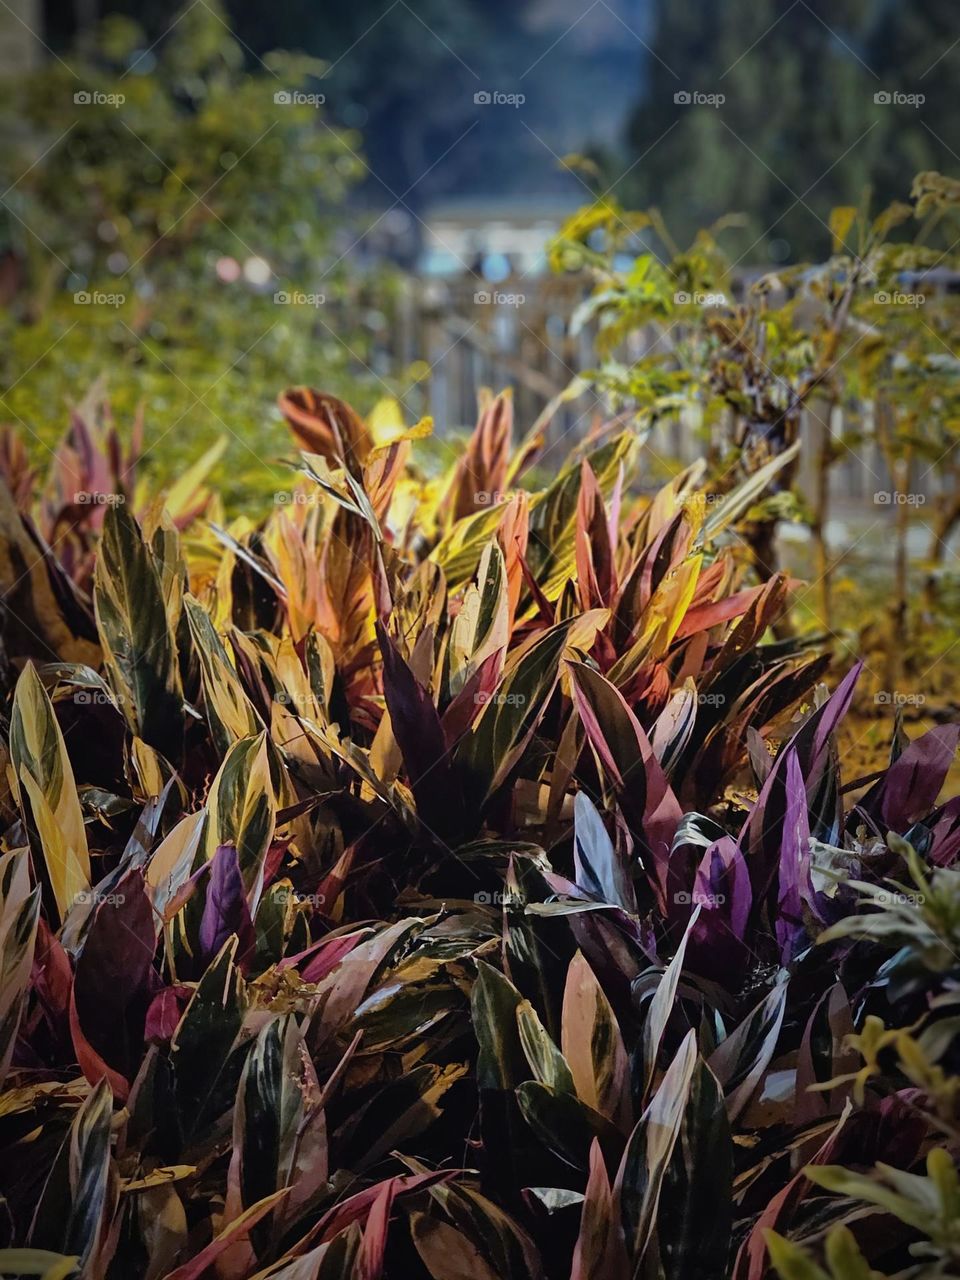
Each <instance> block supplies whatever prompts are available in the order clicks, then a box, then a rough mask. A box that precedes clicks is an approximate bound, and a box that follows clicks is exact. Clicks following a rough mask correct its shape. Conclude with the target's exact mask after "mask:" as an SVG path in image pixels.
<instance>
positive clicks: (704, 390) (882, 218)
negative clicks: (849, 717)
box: [552, 172, 960, 696]
mask: <svg viewBox="0 0 960 1280" xmlns="http://www.w3.org/2000/svg"><path fill="white" fill-rule="evenodd" d="M905 194H906V193H905ZM909 196H910V199H909V202H907V201H898V202H896V203H894V204H892V205H889V206H888V207H886V208H883V209H880V210H879V211H876V212H874V211H872V210H871V207H870V202H869V200H868V199H867V198H866V197H864V199H863V200H862V201H861V203H860V205H858V206H853V205H844V206H840V207H838V208H836V209H834V210H832V212H831V213H830V215H829V230H830V233H831V237H832V252H831V253H830V255H829V257H827V258H826V259H825V260H824V261H822V262H813V263H799V264H796V265H791V266H788V267H784V268H782V269H778V270H775V271H772V270H771V271H766V272H764V273H763V274H761V275H759V276H755V277H753V278H752V279H750V278H749V277H748V278H744V276H743V274H742V270H740V269H738V268H739V264H738V261H737V260H736V259H735V258H734V257H733V255H732V253H731V250H730V242H729V222H728V220H724V221H722V222H721V223H719V224H717V225H715V226H713V227H711V228H708V229H705V230H702V231H700V232H699V233H698V234H697V235H696V236H695V237H694V239H693V240H692V241H691V242H690V243H689V244H681V245H678V244H677V243H675V241H674V239H673V237H672V235H671V232H670V229H669V228H668V227H667V225H666V223H665V221H664V219H663V218H662V216H661V215H660V213H659V212H658V211H657V210H656V209H651V210H648V211H645V212H632V211H629V210H625V209H623V208H622V207H621V206H620V205H619V204H618V203H617V202H616V201H614V200H612V199H610V198H607V199H603V200H600V201H598V202H597V203H595V204H594V205H592V206H590V207H589V208H586V209H584V210H581V211H580V212H579V213H577V214H576V215H575V216H573V217H572V218H571V219H569V221H568V222H567V224H566V225H565V226H564V228H563V229H562V231H561V233H560V234H559V235H558V236H557V237H556V239H555V241H554V243H553V246H552V261H553V265H554V267H555V268H556V269H557V270H560V271H564V272H571V273H578V274H585V275H586V276H587V277H588V278H589V280H590V284H591V289H590V293H589V296H588V297H587V298H586V299H585V301H584V303H583V305H582V306H581V307H580V309H579V311H578V313H577V314H576V315H575V317H574V326H573V327H574V328H575V329H576V328H577V327H579V326H583V325H592V326H594V328H595V331H596V335H597V343H596V345H597V356H598V360H597V367H596V369H595V370H594V371H593V372H592V373H591V374H590V375H588V376H590V377H591V378H592V380H593V382H594V384H595V385H596V386H597V388H598V389H599V390H600V391H601V392H602V393H603V394H604V395H606V396H608V397H610V400H611V402H612V404H613V405H614V406H620V407H623V408H625V409H628V410H631V411H639V412H641V413H642V414H643V416H644V420H645V421H646V422H647V423H648V424H649V425H650V426H651V427H652V428H654V429H659V430H658V432H657V434H656V435H654V436H653V437H652V440H653V441H654V442H655V445H656V447H655V448H652V449H651V450H650V452H651V457H652V462H653V463H654V464H659V466H660V468H661V472H662V473H663V474H669V473H670V470H671V469H675V468H676V462H675V458H674V456H673V449H672V448H671V439H672V434H671V428H672V425H673V424H674V423H675V422H676V420H677V419H678V417H680V416H683V417H684V419H685V421H686V422H687V423H688V424H689V425H690V426H691V427H692V428H693V429H694V430H695V431H696V432H697V433H698V434H699V436H700V438H701V440H702V453H703V456H704V460H705V462H706V464H707V472H706V477H705V484H706V486H707V488H708V491H709V494H710V495H717V494H723V493H725V492H727V491H728V490H729V489H730V488H731V487H732V486H734V485H736V484H737V483H738V482H740V481H741V480H742V478H743V477H744V476H745V475H750V474H752V473H754V472H755V471H757V470H758V469H759V468H761V467H763V466H765V465H767V464H768V462H769V461H770V459H771V458H772V457H780V458H783V459H784V461H785V462H786V465H785V466H784V468H783V469H782V470H781V472H780V473H779V476H778V478H777V480H776V482H775V484H773V485H771V486H770V487H769V488H768V490H767V491H766V493H765V494H764V496H763V498H762V500H761V501H759V502H757V503H756V504H755V506H754V509H753V511H752V512H751V519H750V520H749V521H747V522H746V524H745V526H744V528H743V534H744V537H745V538H746V539H747V541H748V542H749V544H750V546H751V549H752V553H753V557H754V560H755V563H756V566H757V570H758V572H759V573H760V574H761V575H763V576H765V577H766V576H769V575H770V574H771V573H773V572H774V571H775V570H776V568H777V567H778V566H779V563H780V552H781V547H780V545H779V544H778V540H777V538H776V531H777V526H778V522H779V521H783V520H789V521H794V522H798V523H802V524H805V525H807V526H808V528H809V535H810V544H811V546H812V550H813V553H814V562H813V570H814V571H813V572H811V573H810V575H809V576H810V579H811V583H810V586H809V588H808V589H807V590H805V591H804V593H803V600H804V603H805V607H806V609H807V610H808V612H809V614H810V616H811V617H812V619H813V624H814V626H816V627H817V628H818V629H820V630H825V631H826V632H828V633H830V634H832V635H834V636H835V637H836V638H841V637H840V635H839V634H838V633H841V632H846V633H847V636H846V637H845V638H847V639H848V643H849V642H851V641H852V644H850V647H852V648H853V649H854V650H855V651H856V652H857V653H859V654H860V655H861V656H863V657H864V658H866V659H867V660H868V662H869V665H870V667H871V669H875V670H876V673H877V678H878V682H879V684H880V686H881V687H882V688H885V689H886V690H898V689H901V688H905V687H906V685H905V684H904V683H902V682H903V681H904V677H907V678H908V679H910V678H912V679H913V680H915V681H918V682H920V681H922V683H923V685H924V693H925V694H927V695H929V694H931V693H933V692H934V686H936V685H938V684H940V683H941V682H943V683H944V684H945V686H946V687H945V688H944V689H943V690H942V692H943V693H944V694H945V695H947V696H949V695H950V693H951V682H950V677H949V673H948V671H947V669H946V668H943V667H940V669H939V671H935V670H934V668H936V667H938V666H939V665H940V660H941V659H942V657H943V655H944V651H945V650H949V646H950V641H951V639H952V634H953V629H954V622H955V612H956V591H957V583H958V579H957V574H956V556H955V554H954V553H953V550H952V539H953V537H954V535H955V533H956V530H957V527H958V524H960V360H958V359H957V356H956V350H957V343H958V341H960V304H958V300H957V296H956V293H955V292H954V291H953V285H952V280H953V278H954V276H953V273H954V272H955V271H956V268H957V263H958V259H957V253H956V244H957V231H958V229H960V228H958V212H960V184H958V183H957V182H956V180H954V179H952V178H949V177H946V176H944V175H942V174H939V173H935V172H926V173H921V174H918V175H917V176H916V178H915V179H914V182H913V185H912V188H911V190H910V192H909ZM838 419H839V424H838V421H837V420H838ZM788 454H789V455H791V456H790V457H789V458H787V456H786V455H788ZM851 461H852V462H853V463H854V464H855V471H854V473H853V476H852V477H851V475H850V472H849V470H848V471H847V473H846V474H847V479H846V481H844V479H843V475H844V473H843V470H842V468H843V466H844V464H848V463H849V462H851ZM801 468H803V470H804V471H805V475H804V476H803V477H802V478H801V475H800V472H801ZM851 478H852V479H853V481H854V483H855V484H857V485H858V487H861V488H862V489H865V490H866V492H862V493H861V496H860V498H859V507H858V506H857V503H856V502H855V503H854V504H853V508H852V510H853V512H854V513H855V516H856V519H858V520H859V521H860V523H859V525H855V526H853V527H852V531H850V532H849V534H848V536H847V538H843V537H840V538H838V537H837V536H836V534H834V537H833V545H832V546H831V545H830V544H829V540H828V537H827V530H828V526H829V525H830V523H831V520H832V519H833V518H834V517H835V515H836V514H837V512H836V511H835V507H836V505H837V504H836V503H835V501H834V499H835V498H838V497H839V498H840V500H841V504H842V500H843V498H844V496H845V495H844V484H845V483H846V484H849V483H850V481H851ZM801 479H802V482H801ZM839 514H840V515H841V516H842V515H843V510H842V507H841V511H840V513H839ZM849 514H850V508H849V507H848V515H849ZM849 543H852V544H853V545H852V546H851V545H845V544H849ZM838 544H839V545H838ZM858 544H859V545H860V552H861V559H862V560H863V561H865V562H866V564H865V565H862V566H861V572H860V574H857V573H856V572H854V573H853V574H850V573H849V572H848V573H847V574H846V580H845V581H844V574H845V570H844V567H843V562H844V561H845V560H847V559H848V558H850V556H851V553H854V552H855V551H856V548H857V546H858ZM881 544H882V551H881V553H880V554H877V550H878V548H880V547H881ZM864 552H865V553H866V554H863V553H864ZM871 561H872V562H875V563H874V564H871V563H870V562H871ZM851 578H852V579H853V580H852V581H851ZM838 596H839V597H841V598H840V599H839V600H838ZM844 597H845V599H844ZM878 597H879V598H881V599H884V600H885V607H881V608H878V607H877V600H878ZM851 600H852V601H854V602H855V603H854V604H853V606H852V607H851V604H850V601H851ZM845 602H846V608H844V603H845ZM884 615H885V616H884ZM877 650H879V652H878V651H877ZM931 673H932V674H931Z"/></svg>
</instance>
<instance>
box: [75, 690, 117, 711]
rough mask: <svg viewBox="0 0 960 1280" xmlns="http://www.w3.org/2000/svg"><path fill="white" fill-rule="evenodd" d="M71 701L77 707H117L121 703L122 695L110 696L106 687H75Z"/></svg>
mask: <svg viewBox="0 0 960 1280" xmlns="http://www.w3.org/2000/svg"><path fill="white" fill-rule="evenodd" d="M73 701H74V702H75V703H76V705H77V706H78V707H115V706H116V707H118V706H120V705H121V704H122V703H123V695H122V694H116V695H115V696H113V697H111V695H110V694H109V693H107V691H106V689H77V691H76V692H75V693H74V695H73Z"/></svg>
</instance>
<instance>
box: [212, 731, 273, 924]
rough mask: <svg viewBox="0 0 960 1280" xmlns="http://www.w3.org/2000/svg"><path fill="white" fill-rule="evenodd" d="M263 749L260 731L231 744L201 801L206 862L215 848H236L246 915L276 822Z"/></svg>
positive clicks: (256, 897)
mask: <svg viewBox="0 0 960 1280" xmlns="http://www.w3.org/2000/svg"><path fill="white" fill-rule="evenodd" d="M268 745H269V744H268V739H267V734H266V731H264V732H263V733H260V734H258V735H257V736H256V737H253V738H241V739H239V740H238V741H237V742H235V743H234V744H233V746H232V747H231V748H230V749H229V751H228V752H227V754H226V756H225V758H224V761H223V764H222V765H221V766H220V769H219V771H218V773H217V776H216V777H215V778H214V780H213V784H212V785H211V787H210V794H209V796H208V797H207V808H208V810H209V813H210V822H209V824H208V828H207V850H206V851H207V857H208V858H212V857H213V855H214V853H216V851H217V848H218V847H219V846H220V845H223V844H232V845H235V846H236V849H237V862H238V864H239V867H240V874H241V875H242V876H243V883H244V886H245V888H246V890H247V896H248V898H249V901H250V905H251V910H252V911H255V910H256V907H257V903H258V902H259V900H260V893H261V890H262V888H263V870H264V861H265V859H266V856H267V850H268V849H269V848H270V842H271V840H272V839H273V832H274V828H275V826H276V820H277V803H276V798H275V796H274V792H273V783H272V781H271V777H270V759H269V755H268Z"/></svg>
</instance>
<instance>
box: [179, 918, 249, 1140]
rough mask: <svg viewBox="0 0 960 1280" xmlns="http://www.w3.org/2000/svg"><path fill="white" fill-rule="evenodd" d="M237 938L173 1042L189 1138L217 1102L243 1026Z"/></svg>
mask: <svg viewBox="0 0 960 1280" xmlns="http://www.w3.org/2000/svg"><path fill="white" fill-rule="evenodd" d="M236 949H237V939H236V937H232V938H229V939H228V940H227V941H226V942H225V943H224V945H223V947H222V949H221V950H220V953H219V955H218V956H217V958H216V959H215V960H214V962H213V964H211V965H210V967H209V969H207V971H206V973H205V974H204V975H203V977H202V978H201V980H200V982H199V984H198V986H197V989H196V990H195V991H194V993H193V996H192V997H191V1000H190V1003H189V1004H188V1005H187V1007H186V1009H185V1010H184V1011H183V1017H182V1018H181V1019H180V1022H179V1024H178V1026H177V1029H176V1031H175V1032H174V1035H173V1040H172V1041H171V1046H170V1048H171V1054H170V1058H171V1062H172V1064H173V1068H174V1072H175V1076H176V1094H177V1108H178V1113H179V1120H180V1127H181V1130H182V1132H183V1134H184V1135H185V1136H189V1135H191V1134H192V1133H193V1131H194V1130H195V1129H196V1127H197V1126H198V1125H199V1123H200V1122H201V1120H202V1119H203V1116H204V1113H205V1111H206V1109H207V1108H208V1107H209V1106H210V1104H211V1103H212V1102H213V1101H215V1094H216V1092H217V1090H218V1089H219V1088H221V1087H222V1086H221V1081H222V1080H223V1079H224V1077H225V1075H226V1074H227V1059H228V1058H229V1056H230V1053H231V1050H232V1049H233V1047H234V1044H235V1042H236V1039H237V1036H238V1035H239V1032H240V1027H241V1024H242V1022H243V1014H244V1010H245V1005H246V1000H245V993H244V988H243V979H242V978H241V976H240V973H239V970H238V969H237V967H236V965H235V963H234V955H235V953H236Z"/></svg>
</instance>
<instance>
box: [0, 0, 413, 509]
mask: <svg viewBox="0 0 960 1280" xmlns="http://www.w3.org/2000/svg"><path fill="white" fill-rule="evenodd" d="M145 48H146V35H145V33H144V31H143V30H142V29H141V28H140V27H139V26H138V25H137V24H136V23H134V22H133V20H132V19H130V18H128V17H124V16H121V15H114V16H111V17H108V18H107V19H105V20H104V22H103V23H102V25H101V26H100V27H99V28H98V31H97V34H96V37H95V39H94V40H92V41H86V42H83V43H82V44H81V46H80V48H79V49H78V50H77V51H75V52H74V53H73V54H71V55H65V56H64V57H62V58H61V57H54V58H49V59H47V60H46V61H45V62H44V63H43V64H42V66H41V67H40V69H39V70H36V71H34V72H33V73H31V74H30V75H29V76H27V77H25V78H23V79H7V80H6V81H5V82H4V83H3V105H2V112H3V116H2V118H3V126H2V127H3V131H4V134H5V137H7V138H8V139H9V141H10V142H11V143H12V144H13V145H11V146H10V147H9V148H8V149H7V150H6V151H5V158H4V184H5V185H7V184H10V187H11V190H10V191H9V194H8V196H7V198H6V199H5V201H4V206H3V211H2V223H3V228H4V241H5V245H6V253H5V255H4V260H3V281H2V285H0V289H2V292H3V294H4V295H5V296H4V301H5V302H6V303H7V305H6V306H5V307H4V308H3V309H2V311H0V345H2V356H0V361H2V366H0V367H2V379H3V384H4V388H5V391H4V408H5V410H6V416H8V418H9V419H10V420H12V421H13V422H15V423H18V424H19V425H20V426H21V427H22V428H25V429H26V430H27V431H29V432H30V433H35V434H36V435H37V436H39V437H41V438H42V439H43V440H44V442H45V443H47V444H49V443H50V440H51V438H52V436H55V435H57V434H58V433H59V432H60V431H61V430H62V428H63V425H64V407H65V404H66V403H67V402H69V401H73V402H76V401H77V400H79V399H80V398H81V397H82V396H83V394H84V393H85V390H86V388H87V387H88V386H89V385H90V383H91V382H92V381H93V380H94V379H95V378H97V377H99V376H100V375H101V374H105V375H106V376H107V378H108V385H109V392H110V396H111V400H112V404H113V410H114V413H115V415H116V417H117V419H118V421H120V422H121V424H122V423H127V424H128V425H129V423H130V422H131V421H132V419H133V417H134V415H135V413H136V410H137V406H138V405H140V404H143V405H144V406H146V411H147V418H148V421H147V428H148V441H147V449H148V455H147V459H146V460H147V462H148V463H149V462H150V460H151V459H150V456H149V455H150V452H151V451H157V454H158V455H159V457H160V458H162V459H165V460H166V461H167V470H168V471H169V470H171V469H173V468H175V467H176V466H177V465H182V463H183V461H184V459H185V458H193V457H195V456H196V455H197V454H198V452H200V451H201V449H202V448H203V447H205V446H207V445H209V444H210V443H211V441H212V440H214V439H215V438H216V437H217V436H218V435H221V434H226V435H227V436H228V438H229V442H230V454H229V456H230V462H231V465H230V466H229V467H227V468H225V469H224V480H225V483H224V489H225V491H226V493H227V495H228V496H243V495H246V494H247V493H248V492H249V491H250V490H251V489H253V488H256V487H260V488H262V487H263V485H264V484H265V483H267V484H269V483H271V477H272V478H273V479H277V478H279V477H281V476H282V475H283V471H282V469H280V468H273V467H270V466H269V465H268V466H265V464H270V463H272V462H273V460H274V457H275V456H279V454H280V453H281V452H282V450H283V449H284V448H285V445H286V441H285V437H284V433H283V430H282V428H281V426H280V425H279V416H278V415H277V413H276V411H275V409H274V407H273V405H274V400H275V396H276V393H277V389H278V388H279V387H281V386H283V385H284V384H285V383H286V382H288V381H289V380H290V379H291V378H292V377H296V376H297V374H298V372H299V374H300V376H302V377H304V378H305V377H307V376H308V373H309V372H310V371H316V370H319V369H321V368H322V371H323V378H324V380H325V383H326V384H327V385H330V386H333V387H334V388H336V389H338V390H340V391H341V392H347V391H349V390H350V389H351V387H352V385H353V382H354V378H353V376H352V375H351V374H350V373H349V371H348V368H347V364H348V360H349V356H348V347H350V348H352V349H353V350H355V351H356V352H357V354H358V356H359V358H360V359H362V358H363V354H364V350H365V346H366V343H367V340H366V337H365V333H364V326H363V320H364V317H365V303H364V295H365V289H366V284H365V282H364V281H362V280H355V281H354V282H353V283H352V285H351V286H350V289H349V294H350V302H351V306H352V308H353V313H354V314H355V315H356V317H357V320H356V324H355V327H354V331H353V332H351V333H349V334H346V333H343V332H339V333H337V334H336V335H334V334H333V333H332V332H330V331H328V330H327V331H325V326H324V324H323V323H322V322H321V321H320V320H318V319H317V316H318V315H319V306H316V305H311V304H308V303H303V304H302V305H296V304H291V305H289V306H287V307H285V308H282V309H281V308H280V307H278V306H277V305H276V303H275V294H277V293H282V292H286V293H287V294H288V295H289V296H291V297H296V296H298V294H297V291H298V290H300V291H302V292H303V293H305V294H307V293H309V295H310V296H311V297H314V296H315V295H321V296H325V295H326V294H330V295H331V297H334V296H337V295H338V294H339V293H341V292H342V291H343V290H344V289H345V288H346V287H347V286H346V284H345V281H344V271H343V267H342V265H341V264H340V263H339V262H338V259H339V257H340V256H341V255H342V249H343V246H342V245H340V244H339V242H338V240H337V229H338V227H340V225H341V219H342V206H343V202H344V200H345V199H346V196H347V193H348V191H349V190H350V188H351V186H353V185H354V184H355V183H356V182H357V181H358V180H359V179H360V177H361V176H362V174H363V172H364V165H363V161H362V160H361V158H360V155H359V152H358V148H359V146H360V141H359V138H358V137H357V136H356V135H355V134H353V133H351V132H350V131H348V130H344V129H341V128H334V127H332V126H331V125H330V124H328V123H327V122H326V121H325V120H323V119H322V115H321V112H320V110H319V109H318V108H317V107H316V106H315V105H311V103H310V102H304V103H302V104H298V103H297V102H293V103H286V102H276V101H275V100H274V95H275V94H276V93H277V92H278V89H277V86H278V84H283V85H289V86H290V88H291V90H293V89H297V88H299V87H300V86H301V85H303V84H305V83H306V82H307V81H308V80H309V78H310V76H311V75H315V74H316V73H317V71H318V70H319V67H318V65H317V64H316V62H315V61H314V60H312V59H311V58H309V57H306V56H304V55H300V54H297V55H292V54H281V53H278V54H275V55H270V56H268V57H267V58H266V59H265V64H266V65H264V66H259V65H258V66H256V67H254V68H253V69H250V68H248V67H247V66H246V56H247V55H246V54H245V52H244V50H243V48H242V46H241V44H240V43H239V42H238V41H237V40H236V39H234V38H233V37H232V36H231V35H230V33H229V30H228V28H227V26H226V24H225V21H224V18H223V15H222V14H221V13H219V12H218V11H217V10H216V9H215V8H213V7H211V6H210V5H207V4H206V3H204V4H195V5H193V6H192V7H190V8H189V10H188V11H186V12H184V14H183V16H182V17H181V18H180V20H179V21H178V22H177V23H176V24H175V25H174V27H173V28H172V29H171V30H170V32H169V35H168V36H167V37H166V38H165V39H163V40H161V41H160V43H159V44H157V45H155V46H154V47H153V48H152V49H150V50H149V52H146V53H145V52H144V50H145ZM277 77H280V79H278V78H277ZM77 95H87V96H89V97H90V98H91V99H92V101H89V102H87V101H83V100H80V101H78V100H77ZM98 95H100V96H99V98H98ZM121 95H122V99H123V100H122V103H121V107H122V109H117V106H116V105H114V103H115V100H116V99H117V97H119V96H121ZM308 277H309V280H310V281H311V282H312V283H311V284H310V288H309V289H307V286H306V281H307V279H308ZM387 284H388V282H387V281H386V277H385V275H383V274H382V275H381V279H380V280H379V281H378V289H379V290H381V291H382V289H383V288H384V287H385V285H387ZM368 331H369V326H368ZM345 344H346V345H345ZM265 473H266V474H265ZM274 487H276V485H275V484H274Z"/></svg>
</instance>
